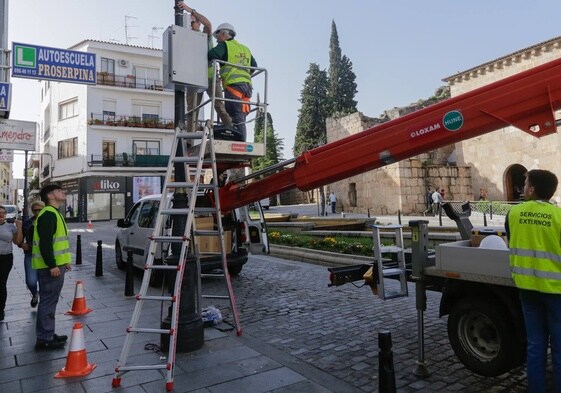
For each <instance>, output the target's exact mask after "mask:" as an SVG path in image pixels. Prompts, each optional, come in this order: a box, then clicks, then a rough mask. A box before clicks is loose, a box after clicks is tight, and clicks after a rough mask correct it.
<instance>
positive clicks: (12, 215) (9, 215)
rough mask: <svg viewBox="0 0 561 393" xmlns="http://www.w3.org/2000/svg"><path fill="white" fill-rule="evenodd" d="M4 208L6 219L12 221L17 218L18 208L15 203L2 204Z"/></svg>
mask: <svg viewBox="0 0 561 393" xmlns="http://www.w3.org/2000/svg"><path fill="white" fill-rule="evenodd" d="M4 208H5V209H6V221H8V222H14V221H15V220H17V219H18V218H19V210H18V207H17V206H16V205H4Z"/></svg>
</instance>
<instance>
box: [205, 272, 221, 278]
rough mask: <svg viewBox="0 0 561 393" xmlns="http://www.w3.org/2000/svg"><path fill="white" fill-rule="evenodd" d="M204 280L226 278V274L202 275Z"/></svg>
mask: <svg viewBox="0 0 561 393" xmlns="http://www.w3.org/2000/svg"><path fill="white" fill-rule="evenodd" d="M201 277H202V278H224V273H222V274H217V273H214V274H212V273H201Z"/></svg>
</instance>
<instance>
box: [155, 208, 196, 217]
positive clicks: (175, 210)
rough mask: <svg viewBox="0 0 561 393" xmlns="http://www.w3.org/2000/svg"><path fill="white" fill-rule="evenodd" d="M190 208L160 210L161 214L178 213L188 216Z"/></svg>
mask: <svg viewBox="0 0 561 393" xmlns="http://www.w3.org/2000/svg"><path fill="white" fill-rule="evenodd" d="M189 212H190V210H189V209H162V210H160V214H169V215H172V214H177V215H183V216H186V215H187V214H189Z"/></svg>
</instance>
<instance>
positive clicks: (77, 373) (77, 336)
mask: <svg viewBox="0 0 561 393" xmlns="http://www.w3.org/2000/svg"><path fill="white" fill-rule="evenodd" d="M95 367H96V365H95V364H90V363H88V355H87V354H86V344H85V341H84V326H83V325H82V324H81V323H80V322H78V323H75V324H74V327H73V328H72V337H70V349H69V350H68V356H67V357H66V366H65V367H64V368H63V369H62V370H60V371H59V372H58V373H56V375H55V378H69V377H83V376H86V375H88V374H89V373H91V372H92V371H93V369H94V368H95Z"/></svg>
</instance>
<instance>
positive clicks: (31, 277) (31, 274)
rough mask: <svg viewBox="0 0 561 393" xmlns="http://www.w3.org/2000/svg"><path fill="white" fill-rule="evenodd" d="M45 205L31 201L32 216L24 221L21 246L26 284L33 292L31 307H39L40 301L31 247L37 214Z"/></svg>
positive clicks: (41, 202)
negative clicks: (32, 264) (32, 263)
mask: <svg viewBox="0 0 561 393" xmlns="http://www.w3.org/2000/svg"><path fill="white" fill-rule="evenodd" d="M44 207H45V203H44V202H43V201H33V202H31V214H32V215H31V217H28V218H27V220H25V221H24V222H23V241H22V242H21V244H20V248H21V249H22V250H23V254H24V259H23V264H24V267H25V285H27V289H29V292H30V293H31V303H30V305H31V307H33V308H35V307H37V303H39V278H38V277H37V270H35V269H33V268H32V267H31V249H32V245H33V230H34V225H35V221H36V220H37V215H38V214H39V212H40V211H41V209H43V208H44Z"/></svg>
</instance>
